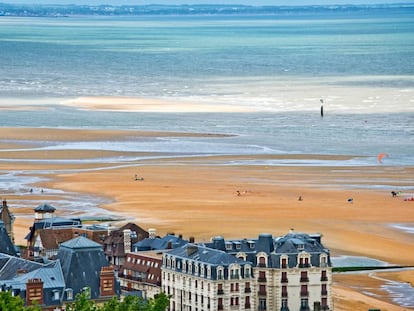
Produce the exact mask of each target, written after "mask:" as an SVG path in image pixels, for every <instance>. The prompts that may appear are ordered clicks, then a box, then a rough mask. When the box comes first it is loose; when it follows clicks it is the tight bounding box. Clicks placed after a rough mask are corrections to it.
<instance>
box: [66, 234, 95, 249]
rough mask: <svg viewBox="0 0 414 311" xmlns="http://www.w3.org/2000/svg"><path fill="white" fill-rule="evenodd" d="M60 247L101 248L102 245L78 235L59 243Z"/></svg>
mask: <svg viewBox="0 0 414 311" xmlns="http://www.w3.org/2000/svg"><path fill="white" fill-rule="evenodd" d="M60 246H61V247H62V248H66V249H72V250H85V249H88V250H90V249H91V250H93V249H98V250H102V245H101V244H99V243H96V242H94V241H92V240H89V239H88V238H85V237H84V236H79V237H77V238H74V239H72V240H69V241H66V242H64V243H62V244H60Z"/></svg>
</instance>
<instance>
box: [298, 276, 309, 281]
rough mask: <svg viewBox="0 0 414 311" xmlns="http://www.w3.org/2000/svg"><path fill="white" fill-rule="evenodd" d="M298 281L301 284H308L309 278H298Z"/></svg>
mask: <svg viewBox="0 0 414 311" xmlns="http://www.w3.org/2000/svg"><path fill="white" fill-rule="evenodd" d="M300 281H301V282H309V278H308V277H303V278H300Z"/></svg>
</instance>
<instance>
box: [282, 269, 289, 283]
mask: <svg viewBox="0 0 414 311" xmlns="http://www.w3.org/2000/svg"><path fill="white" fill-rule="evenodd" d="M281 281H282V283H287V281H288V277H287V272H285V271H284V272H282V280H281Z"/></svg>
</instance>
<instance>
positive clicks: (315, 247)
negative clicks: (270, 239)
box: [275, 233, 329, 254]
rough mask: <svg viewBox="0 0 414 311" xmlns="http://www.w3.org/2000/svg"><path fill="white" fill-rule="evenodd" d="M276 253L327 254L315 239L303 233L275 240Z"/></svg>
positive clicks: (291, 234) (287, 235)
mask: <svg viewBox="0 0 414 311" xmlns="http://www.w3.org/2000/svg"><path fill="white" fill-rule="evenodd" d="M275 242H276V243H275V246H276V253H285V254H289V253H293V254H295V253H300V252H303V251H305V252H307V253H321V252H327V253H328V252H329V251H328V250H327V249H326V248H325V247H324V246H323V245H322V244H321V243H320V242H319V241H318V240H317V239H315V238H312V237H311V236H310V235H309V234H305V233H289V234H286V235H285V236H283V237H280V238H277V239H275Z"/></svg>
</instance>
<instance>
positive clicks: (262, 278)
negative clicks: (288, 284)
mask: <svg viewBox="0 0 414 311" xmlns="http://www.w3.org/2000/svg"><path fill="white" fill-rule="evenodd" d="M266 281H267V279H266V278H265V277H259V278H258V279H257V282H266Z"/></svg>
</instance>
